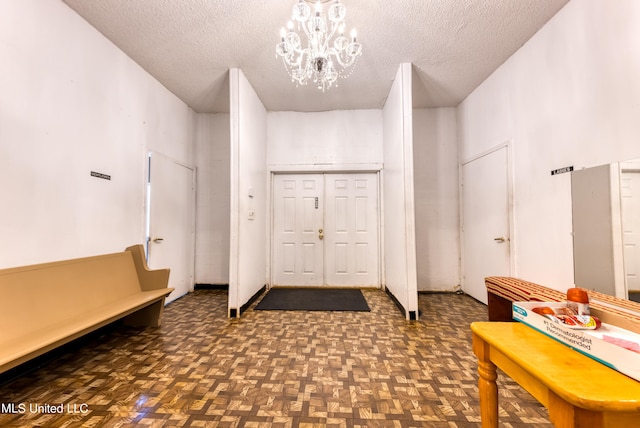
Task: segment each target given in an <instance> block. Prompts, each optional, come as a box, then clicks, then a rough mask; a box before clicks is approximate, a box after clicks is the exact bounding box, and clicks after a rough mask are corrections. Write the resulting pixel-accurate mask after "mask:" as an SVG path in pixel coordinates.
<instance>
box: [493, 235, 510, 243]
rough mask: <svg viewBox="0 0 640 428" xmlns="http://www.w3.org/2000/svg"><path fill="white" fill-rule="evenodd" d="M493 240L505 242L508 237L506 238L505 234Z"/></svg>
mask: <svg viewBox="0 0 640 428" xmlns="http://www.w3.org/2000/svg"><path fill="white" fill-rule="evenodd" d="M493 240H494V241H496V242H504V241H506V240H507V238H505V237H504V236H499V237H497V238H493Z"/></svg>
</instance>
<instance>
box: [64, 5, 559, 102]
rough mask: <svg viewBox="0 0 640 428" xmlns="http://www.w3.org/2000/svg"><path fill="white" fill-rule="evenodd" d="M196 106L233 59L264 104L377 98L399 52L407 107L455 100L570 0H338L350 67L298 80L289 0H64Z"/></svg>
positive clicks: (221, 90) (221, 95) (215, 89)
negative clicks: (354, 52) (352, 35)
mask: <svg viewBox="0 0 640 428" xmlns="http://www.w3.org/2000/svg"><path fill="white" fill-rule="evenodd" d="M63 1H64V2H65V3H66V4H68V5H69V6H70V7H71V8H72V9H74V10H75V11H76V12H77V13H78V14H80V15H81V16H82V17H83V18H84V19H85V20H86V21H88V22H89V23H90V24H91V25H93V26H94V27H95V28H97V29H98V30H99V31H100V32H101V33H102V34H104V35H105V36H106V37H107V38H109V39H110V40H111V41H112V42H113V43H114V44H115V45H117V46H118V47H119V48H120V49H121V50H122V51H124V52H125V53H126V54H127V55H129V56H130V57H131V58H132V59H133V60H134V61H136V62H137V63H138V64H140V66H142V67H143V68H144V69H145V70H147V71H148V72H149V73H150V74H151V75H153V76H154V77H155V78H156V79H158V80H159V81H160V82H161V83H162V84H163V85H164V86H166V87H167V88H168V89H169V90H171V91H172V92H173V93H174V94H176V95H177V96H178V97H180V99H182V100H183V101H184V102H185V103H187V104H188V105H189V106H191V107H192V108H193V109H194V110H195V111H197V112H200V113H207V112H209V113H211V112H224V111H228V110H229V94H228V92H229V89H228V88H229V87H228V83H229V82H228V73H227V71H228V70H229V68H240V69H242V71H243V73H244V74H245V76H246V77H247V79H248V80H249V81H250V82H251V85H252V86H253V88H254V89H255V91H256V92H257V94H258V96H259V97H260V99H261V100H262V102H263V104H264V105H265V107H266V108H267V110H270V111H281V110H292V111H325V110H348V109H369V108H374V109H378V108H382V107H383V105H384V102H385V100H386V97H387V94H388V93H389V89H390V88H391V83H392V82H393V79H394V77H395V74H396V72H397V69H398V65H399V64H400V63H406V62H410V63H412V64H413V69H414V73H413V76H414V93H413V98H414V106H415V107H451V106H456V105H458V104H459V103H460V102H461V101H462V100H463V99H464V98H465V97H466V96H467V95H468V94H469V93H470V92H471V91H473V90H474V89H475V88H476V87H477V86H478V85H479V84H480V83H482V81H483V80H484V79H486V78H487V77H488V76H489V75H490V74H491V73H492V72H493V71H494V70H495V69H496V68H498V67H499V66H500V65H501V64H502V63H503V62H504V61H505V60H506V59H507V58H509V57H510V56H511V55H512V54H513V53H514V52H515V51H516V50H518V48H520V46H522V45H523V44H524V43H525V42H526V41H527V40H528V39H529V38H530V37H531V36H533V34H535V33H536V32H537V31H538V30H539V29H540V28H541V27H542V26H543V25H544V24H545V23H546V22H547V21H548V20H549V19H550V18H551V17H552V16H553V15H555V13H556V12H557V11H558V10H560V9H561V8H562V7H563V6H564V5H565V4H566V3H567V2H568V0H342V3H343V4H344V5H345V6H346V8H347V31H349V29H350V28H356V29H357V30H358V40H359V41H360V42H361V43H362V45H363V54H362V56H361V57H360V58H359V60H358V63H357V65H356V68H355V70H354V72H353V74H352V75H351V76H350V77H349V78H348V79H344V80H340V81H339V86H338V87H337V88H335V87H334V88H331V89H330V90H328V91H327V92H324V93H322V92H321V91H319V90H318V89H317V88H316V87H315V86H313V85H309V86H305V87H296V85H295V84H294V83H292V82H291V80H290V78H289V77H288V75H287V74H286V72H285V70H284V66H283V64H282V60H281V59H280V58H276V56H275V46H276V44H277V43H278V42H279V31H280V28H281V27H282V26H284V25H285V24H286V22H287V21H288V20H289V17H290V15H291V8H292V6H293V4H294V3H295V0H179V1H178V0H63Z"/></svg>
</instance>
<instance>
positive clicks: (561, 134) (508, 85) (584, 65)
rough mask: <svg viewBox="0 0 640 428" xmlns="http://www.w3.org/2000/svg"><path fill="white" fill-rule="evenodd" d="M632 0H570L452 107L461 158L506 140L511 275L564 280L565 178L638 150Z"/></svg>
mask: <svg viewBox="0 0 640 428" xmlns="http://www.w3.org/2000/svg"><path fill="white" fill-rule="evenodd" d="M639 27H640V2H637V1H634V0H620V1H616V2H607V1H601V0H585V1H571V2H569V3H568V4H567V6H565V7H564V8H563V9H562V10H560V12H559V13H558V14H556V16H554V17H553V18H552V19H551V21H549V22H548V23H547V24H546V25H545V26H544V27H543V28H542V29H541V30H540V31H539V32H538V33H536V35H535V36H533V37H532V38H531V39H530V40H529V42H527V43H526V44H525V45H524V46H523V47H522V48H521V49H520V50H519V51H518V52H516V53H515V54H514V55H513V56H512V57H511V58H510V59H509V60H508V61H506V62H505V63H504V64H503V65H502V67H500V68H499V69H498V70H497V71H496V72H495V73H494V74H493V75H492V76H490V77H489V78H488V79H487V80H486V81H485V82H484V83H483V84H482V85H481V86H480V87H478V88H477V89H476V90H475V91H474V92H473V93H472V94H471V95H470V96H469V97H467V99H466V100H465V101H464V102H463V103H462V104H461V105H460V106H459V107H458V124H459V128H458V129H459V138H460V154H461V159H466V158H469V157H471V156H474V155H476V154H479V153H482V152H483V151H485V150H486V149H487V148H488V147H491V146H495V145H496V144H498V143H500V142H502V141H507V140H511V141H513V179H514V227H515V234H514V236H512V240H513V242H512V243H513V244H514V245H515V248H514V251H515V269H516V272H515V275H517V276H520V277H522V278H524V279H528V280H531V281H534V282H538V283H542V284H546V285H548V286H550V287H553V288H556V289H558V290H562V291H563V290H565V289H566V288H568V287H570V286H572V285H573V283H574V278H573V250H572V238H571V230H572V229H571V228H572V219H571V192H570V175H569V174H562V175H556V176H551V174H550V171H551V170H554V169H557V168H562V167H565V166H574V167H575V168H576V169H579V168H582V167H590V166H596V165H600V164H606V163H610V162H612V161H618V160H625V159H631V158H636V157H639V156H640V144H638V136H640V121H638V120H637V118H638V117H639V116H640V104H639V103H638V100H639V99H640V77H639V76H640V49H639V46H640V36H639V33H638V30H637V29H638V28H639Z"/></svg>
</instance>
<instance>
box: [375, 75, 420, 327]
mask: <svg viewBox="0 0 640 428" xmlns="http://www.w3.org/2000/svg"><path fill="white" fill-rule="evenodd" d="M382 115H383V127H384V128H383V131H384V132H383V135H384V136H383V141H384V148H383V153H384V177H383V207H384V208H383V209H384V247H383V254H384V265H385V279H384V280H385V286H386V287H387V289H388V290H389V291H390V292H391V294H393V295H394V297H395V298H396V299H397V300H398V301H399V302H400V304H402V306H403V307H404V309H405V311H406V316H407V317H409V316H410V313H412V312H413V313H414V314H416V315H417V313H418V289H417V272H416V248H415V239H416V238H415V218H414V215H415V211H414V193H413V180H414V177H413V128H412V126H413V125H412V111H411V64H401V65H400V67H399V69H398V73H397V74H396V77H395V80H394V82H393V85H392V87H391V91H390V92H389V96H388V97H387V101H386V103H385V106H384V109H383V112H382Z"/></svg>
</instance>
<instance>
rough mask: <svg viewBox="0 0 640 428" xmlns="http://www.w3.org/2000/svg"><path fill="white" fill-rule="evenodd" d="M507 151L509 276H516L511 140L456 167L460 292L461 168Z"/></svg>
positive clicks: (462, 237)
mask: <svg viewBox="0 0 640 428" xmlns="http://www.w3.org/2000/svg"><path fill="white" fill-rule="evenodd" d="M502 149H506V150H507V161H506V162H507V165H506V170H507V222H508V225H507V227H508V232H509V276H514V275H515V274H516V251H515V250H516V239H515V238H516V235H515V221H514V217H515V216H514V212H513V208H514V206H513V194H514V179H513V144H512V140H507V141H504V142H502V143H500V144H497V145H495V146H493V147H491V148H490V149H487V150H485V151H483V152H480V153H478V154H476V155H474V156H471V157H469V158H467V159H464V160H462V161H461V162H460V163H459V164H458V165H459V166H458V183H459V190H458V192H459V195H460V197H459V199H458V202H459V210H458V211H459V215H460V219H459V222H460V284H461V286H462V291H464V290H465V270H464V267H465V257H466V255H465V251H464V250H465V232H464V213H465V212H464V182H463V177H464V174H463V170H462V169H463V167H464V166H465V165H467V164H469V163H471V162H473V161H476V160H478V159H480V158H483V157H485V156H487V155H490V154H492V153H494V152H497V151H498V150H502Z"/></svg>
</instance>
